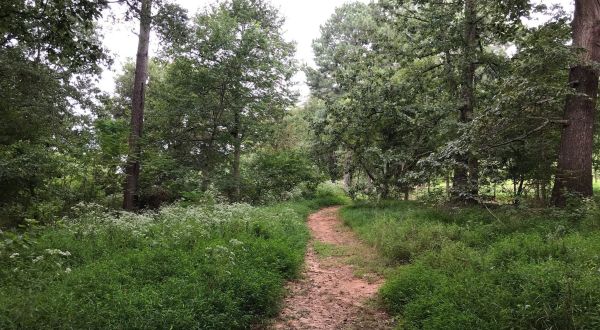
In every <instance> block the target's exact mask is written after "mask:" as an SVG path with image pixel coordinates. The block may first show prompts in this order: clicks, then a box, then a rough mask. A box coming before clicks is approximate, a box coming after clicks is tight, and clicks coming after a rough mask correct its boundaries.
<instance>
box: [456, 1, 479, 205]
mask: <svg viewBox="0 0 600 330" xmlns="http://www.w3.org/2000/svg"><path fill="white" fill-rule="evenodd" d="M464 13H465V30H464V49H463V65H462V82H461V89H460V90H461V98H462V103H463V105H462V106H461V108H460V113H459V122H460V123H463V124H468V123H470V122H471V121H472V120H473V111H474V108H475V69H476V58H475V57H476V52H477V8H476V4H475V0H465V7H464ZM468 148H469V149H470V146H468ZM456 163H457V165H456V167H455V169H454V182H453V190H454V195H455V198H456V199H457V200H459V201H463V202H471V201H474V200H475V199H474V197H475V196H476V195H477V194H478V192H479V188H478V181H479V169H478V167H479V164H478V161H477V158H475V156H474V155H473V154H472V153H471V152H470V151H467V152H466V153H465V154H463V155H460V156H458V157H457V159H456Z"/></svg>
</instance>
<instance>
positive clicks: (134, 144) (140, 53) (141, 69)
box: [123, 0, 152, 211]
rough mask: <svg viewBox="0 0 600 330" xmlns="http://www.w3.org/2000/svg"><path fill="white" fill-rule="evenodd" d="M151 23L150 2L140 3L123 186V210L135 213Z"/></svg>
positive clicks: (149, 0)
mask: <svg viewBox="0 0 600 330" xmlns="http://www.w3.org/2000/svg"><path fill="white" fill-rule="evenodd" d="M151 21H152V0H142V2H141V8H140V32H139V37H138V50H137V58H136V63H135V77H134V81H133V95H132V107H131V132H130V135H129V155H128V157H127V164H126V166H125V187H124V191H123V208H124V209H125V210H130V211H131V210H135V209H136V208H137V207H138V206H139V205H138V204H139V196H138V190H139V178H140V158H141V154H142V148H141V146H140V140H141V137H142V128H143V125H144V96H145V95H144V94H145V90H146V81H147V79H148V47H149V43H150V27H151Z"/></svg>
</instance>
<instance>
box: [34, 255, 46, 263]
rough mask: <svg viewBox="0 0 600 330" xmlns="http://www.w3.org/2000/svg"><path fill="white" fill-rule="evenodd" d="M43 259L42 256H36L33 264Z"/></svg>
mask: <svg viewBox="0 0 600 330" xmlns="http://www.w3.org/2000/svg"><path fill="white" fill-rule="evenodd" d="M43 259H44V256H37V257H35V259H33V263H36V262H38V261H41V260H43Z"/></svg>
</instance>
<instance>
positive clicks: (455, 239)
mask: <svg viewBox="0 0 600 330" xmlns="http://www.w3.org/2000/svg"><path fill="white" fill-rule="evenodd" d="M575 211H577V210H570V211H556V210H516V209H514V208H512V207H507V208H500V209H495V210H491V211H490V210H486V209H481V208H472V209H449V208H446V209H434V208H428V207H425V206H422V205H420V204H418V203H415V202H389V203H387V202H386V203H379V204H357V205H353V206H349V207H346V208H344V209H342V217H343V218H344V220H345V222H346V223H347V224H348V225H350V226H351V227H352V228H353V229H354V230H356V231H357V232H358V233H359V235H360V236H361V237H362V238H363V239H365V240H366V241H368V242H369V243H371V244H373V245H375V246H376V247H377V248H378V249H379V251H381V253H382V254H383V255H384V256H385V257H386V258H387V260H388V261H389V262H390V264H392V265H396V266H395V268H396V269H395V270H394V271H393V272H392V275H390V276H389V278H388V280H387V282H386V283H385V285H384V286H383V288H382V289H381V292H380V293H381V297H382V300H383V302H384V304H385V305H386V306H387V307H388V308H389V310H390V311H391V312H392V313H393V314H395V315H396V316H398V318H399V319H400V320H401V323H400V327H401V328H406V329H419V328H421V329H598V328H600V289H599V288H600V217H599V216H598V214H594V213H593V212H592V213H587V214H586V213H585V212H579V213H577V212H575Z"/></svg>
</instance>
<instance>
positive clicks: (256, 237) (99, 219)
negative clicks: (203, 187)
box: [0, 199, 330, 329]
mask: <svg viewBox="0 0 600 330" xmlns="http://www.w3.org/2000/svg"><path fill="white" fill-rule="evenodd" d="M329 203H330V201H329V200H325V199H315V200H310V201H300V202H294V203H285V204H276V205H272V206H268V207H260V208H257V207H252V206H249V205H245V204H234V205H224V204H204V205H195V206H190V207H182V206H177V205H174V206H169V207H165V208H162V209H161V210H160V211H158V212H157V213H144V214H131V213H107V212H106V211H104V209H103V208H102V207H99V206H97V205H90V204H87V205H84V204H82V205H79V206H78V207H77V209H76V210H74V212H75V213H74V216H73V217H69V218H66V219H64V220H63V221H62V222H61V223H59V224H56V225H54V226H52V227H46V228H43V230H34V229H29V230H28V231H26V232H25V233H21V234H19V233H18V232H16V231H7V232H3V233H1V234H0V242H1V245H0V265H1V267H0V269H1V270H0V279H1V280H0V283H1V284H0V328H2V329H17V328H32V327H33V328H48V329H56V328H61V329H62V328H115V329H117V328H123V327H127V328H173V329H190V328H201V329H246V328H249V327H250V326H251V325H253V324H256V323H257V322H260V321H261V320H264V319H265V318H266V317H269V316H273V315H275V314H276V313H277V312H278V309H279V306H280V302H281V298H282V295H283V290H284V289H283V284H284V282H285V280H288V279H292V278H295V277H297V276H298V274H299V272H300V269H301V265H302V262H303V256H304V249H305V246H306V241H307V240H308V230H307V228H306V226H305V224H304V219H305V218H306V216H307V215H308V213H309V212H311V211H313V210H315V209H317V208H319V207H322V206H325V205H330V204H329ZM23 235H26V237H25V236H23ZM19 237H20V238H19ZM19 242H21V243H19ZM13 243H14V244H13Z"/></svg>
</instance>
